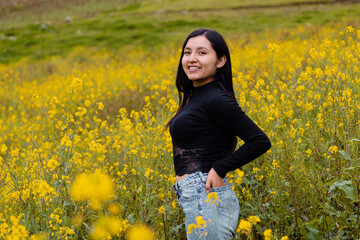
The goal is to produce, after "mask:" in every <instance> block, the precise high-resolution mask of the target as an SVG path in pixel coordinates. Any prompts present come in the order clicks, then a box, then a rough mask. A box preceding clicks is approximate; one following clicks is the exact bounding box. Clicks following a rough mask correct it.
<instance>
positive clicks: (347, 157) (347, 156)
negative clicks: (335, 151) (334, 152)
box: [339, 150, 351, 161]
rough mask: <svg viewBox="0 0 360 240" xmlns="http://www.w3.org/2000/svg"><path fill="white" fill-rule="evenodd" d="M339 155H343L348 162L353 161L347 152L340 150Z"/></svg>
mask: <svg viewBox="0 0 360 240" xmlns="http://www.w3.org/2000/svg"><path fill="white" fill-rule="evenodd" d="M339 153H341V155H343V157H344V158H345V159H346V160H348V161H350V160H351V157H350V156H349V154H347V153H346V152H344V151H341V150H340V151H339Z"/></svg>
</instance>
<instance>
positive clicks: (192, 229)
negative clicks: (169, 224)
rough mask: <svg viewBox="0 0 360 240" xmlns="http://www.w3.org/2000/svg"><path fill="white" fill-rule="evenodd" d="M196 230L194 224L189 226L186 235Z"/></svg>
mask: <svg viewBox="0 0 360 240" xmlns="http://www.w3.org/2000/svg"><path fill="white" fill-rule="evenodd" d="M196 228H197V226H196V224H194V223H191V224H189V226H188V229H187V230H188V231H187V234H191V233H192V232H193V231H194V230H195V229H196Z"/></svg>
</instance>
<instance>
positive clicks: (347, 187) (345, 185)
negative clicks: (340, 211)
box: [330, 181, 356, 200]
mask: <svg viewBox="0 0 360 240" xmlns="http://www.w3.org/2000/svg"><path fill="white" fill-rule="evenodd" d="M335 188H338V189H340V190H341V191H343V192H344V193H345V197H346V198H348V199H350V200H355V199H356V197H355V191H354V188H353V187H352V182H351V181H336V182H334V183H333V185H331V186H330V190H335Z"/></svg>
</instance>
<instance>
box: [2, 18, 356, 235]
mask: <svg viewBox="0 0 360 240" xmlns="http://www.w3.org/2000/svg"><path fill="white" fill-rule="evenodd" d="M358 26H359V22H347V21H346V19H345V20H343V21H342V22H341V23H333V24H329V25H326V26H321V27H319V26H306V27H304V26H302V27H298V28H296V29H278V30H275V31H271V32H265V33H248V34H244V35H242V36H239V37H237V38H232V39H228V44H229V47H230V50H231V54H232V55H231V57H232V64H233V75H234V79H233V80H234V87H235V92H236V97H237V100H238V102H239V104H240V106H241V107H242V108H243V109H244V110H245V112H246V113H247V114H248V115H249V116H250V117H251V118H252V119H253V120H254V121H255V122H256V123H257V124H258V125H259V126H261V127H262V128H263V129H264V131H265V132H266V134H267V135H268V136H269V138H270V139H271V141H272V145H273V146H272V148H271V151H269V152H268V153H266V154H265V155H264V156H262V157H260V158H259V159H257V160H255V161H253V162H252V163H250V164H248V165H246V166H245V167H244V168H243V169H241V170H236V171H234V172H231V173H229V174H228V176H227V177H228V178H229V180H230V182H231V183H232V184H233V187H234V190H235V192H236V193H237V195H238V197H239V202H240V208H241V216H240V219H241V220H239V227H238V231H237V239H333V238H339V239H354V238H358V237H359V236H360V223H359V216H360V209H359V208H360V206H359V204H360V196H359V195H360V192H359V186H360V179H359V174H358V172H359V159H360V126H359V119H360V117H359V115H360V96H359V94H360V65H359V62H360V52H359V49H360V28H359V27H358ZM179 55H180V49H179V44H174V43H169V44H168V45H167V46H165V47H164V49H163V50H161V51H158V52H145V51H129V52H124V53H123V55H121V56H117V55H114V54H112V53H110V52H100V51H99V52H97V51H95V50H92V49H85V48H78V49H74V50H73V51H72V52H71V53H70V54H69V55H67V57H65V58H60V57H53V58H51V59H43V60H39V61H34V60H30V59H22V60H21V61H19V62H16V63H11V64H9V65H0V80H1V82H2V88H0V103H1V106H0V169H1V171H0V184H1V185H0V192H1V198H0V239H125V238H127V239H134V238H138V239H140V238H143V239H184V236H185V234H186V232H187V231H188V229H185V228H184V225H183V220H184V216H183V214H182V211H181V209H180V206H179V205H178V204H177V202H176V196H175V194H174V193H173V190H172V184H173V183H174V181H175V177H174V171H173V165H172V144H171V138H170V135H169V132H168V130H165V129H164V125H165V124H166V122H167V121H168V120H169V118H170V117H171V116H172V115H173V114H174V112H175V111H176V109H177V104H178V99H177V98H178V97H177V91H176V89H175V73H176V68H177V64H178V60H179V59H178V58H179ZM239 144H241V141H240V143H239ZM211 198H212V199H213V200H211V201H214V202H215V203H216V202H217V201H221V199H218V198H217V196H211ZM215 203H214V207H216V204H215ZM204 221H209V219H205V220H204ZM210 221H211V219H210ZM196 224H198V223H194V226H195V225H196ZM204 225H205V226H206V224H204ZM133 236H137V237H133Z"/></svg>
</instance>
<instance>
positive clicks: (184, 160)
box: [174, 146, 203, 176]
mask: <svg viewBox="0 0 360 240" xmlns="http://www.w3.org/2000/svg"><path fill="white" fill-rule="evenodd" d="M202 151H203V148H189V149H184V148H180V147H177V146H174V165H175V173H176V175H178V176H182V175H184V174H190V173H194V172H197V171H201V162H200V155H201V154H200V153H201V152H202Z"/></svg>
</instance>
